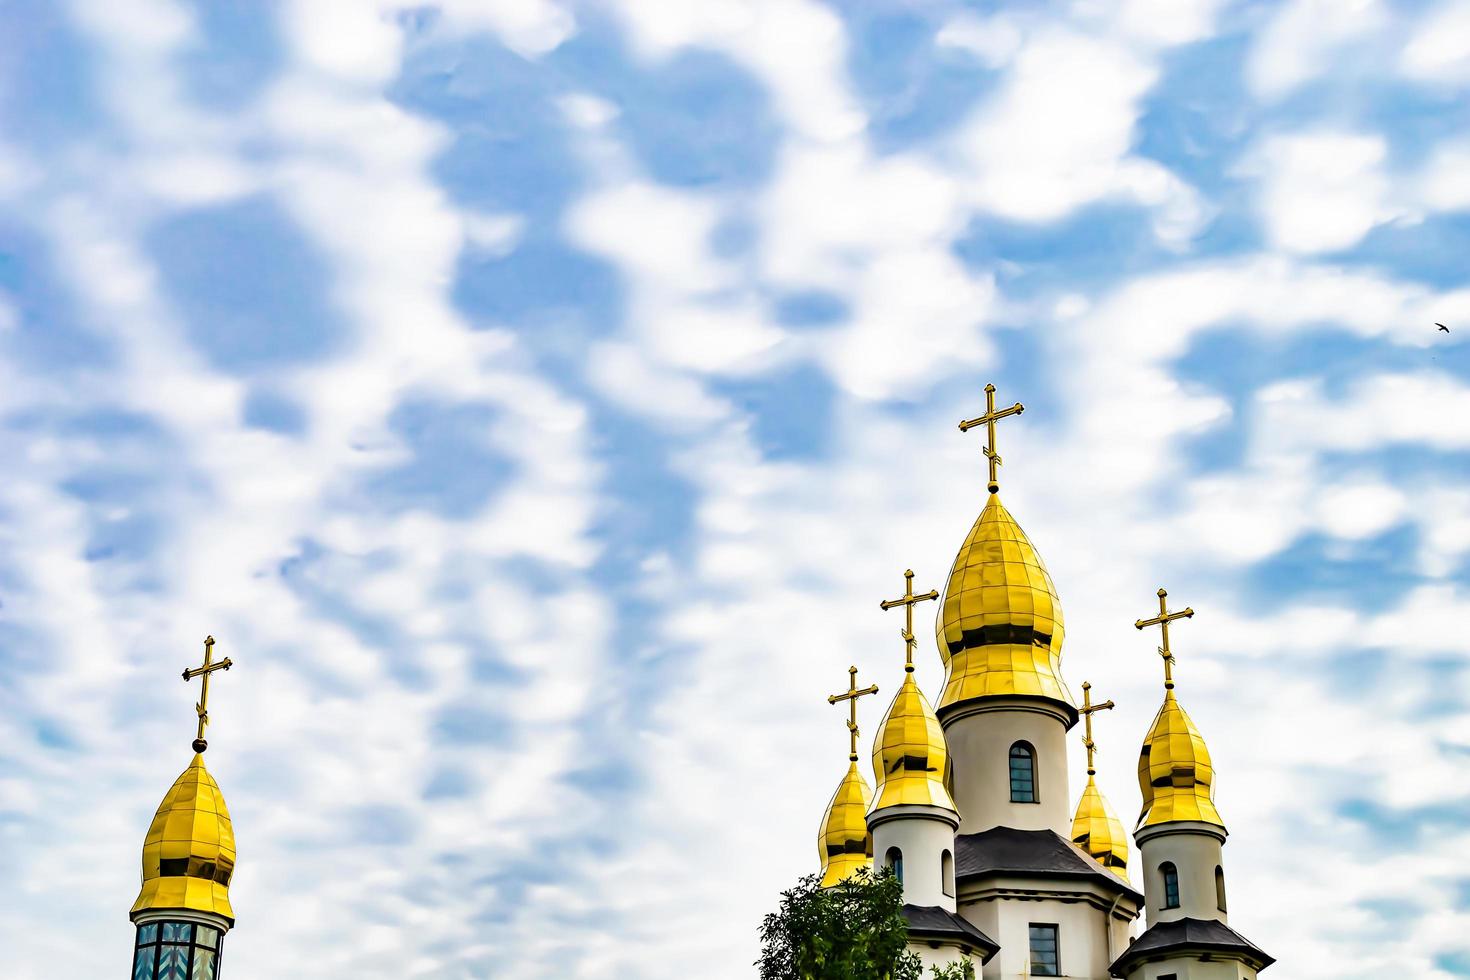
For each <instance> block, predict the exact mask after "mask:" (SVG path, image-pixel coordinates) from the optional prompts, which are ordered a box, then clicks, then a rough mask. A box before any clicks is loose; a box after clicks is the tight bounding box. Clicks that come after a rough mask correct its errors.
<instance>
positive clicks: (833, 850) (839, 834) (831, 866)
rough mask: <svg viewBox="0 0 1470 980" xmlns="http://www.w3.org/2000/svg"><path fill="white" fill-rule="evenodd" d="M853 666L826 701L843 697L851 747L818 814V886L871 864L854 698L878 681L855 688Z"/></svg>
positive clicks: (868, 799)
mask: <svg viewBox="0 0 1470 980" xmlns="http://www.w3.org/2000/svg"><path fill="white" fill-rule="evenodd" d="M857 673H858V669H857V668H856V667H849V668H847V691H846V693H843V694H834V695H832V696H831V697H829V698H827V703H828V704H837V703H838V702H840V701H846V702H847V706H848V712H849V714H848V719H847V733H848V738H849V739H850V740H851V748H850V749H849V750H848V753H847V774H846V775H845V776H843V777H842V782H840V783H838V784H837V792H835V793H833V794H832V802H830V803H828V804H827V812H826V813H825V814H823V815H822V829H821V831H819V832H818V835H817V850H818V852H819V853H820V854H821V857H822V887H823V888H831V887H833V886H834V885H838V884H841V883H842V881H843V880H845V879H846V878H847V876H848V875H850V874H852V873H853V872H854V871H856V870H858V869H859V868H870V867H872V866H873V835H872V834H870V833H868V807H870V806H872V805H873V791H872V790H871V789H869V788H868V781H867V780H866V779H864V778H863V774H862V773H861V772H859V771H858V750H857V743H858V723H857V703H858V698H861V697H864V696H866V695H869V694H877V693H878V685H877V684H874V685H872V686H871V687H865V688H863V689H862V690H858V686H857Z"/></svg>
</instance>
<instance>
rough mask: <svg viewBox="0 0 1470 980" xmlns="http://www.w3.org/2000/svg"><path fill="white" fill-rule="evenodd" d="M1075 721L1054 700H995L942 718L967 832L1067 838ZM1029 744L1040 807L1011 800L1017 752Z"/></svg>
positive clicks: (954, 710)
mask: <svg viewBox="0 0 1470 980" xmlns="http://www.w3.org/2000/svg"><path fill="white" fill-rule="evenodd" d="M1070 722H1071V718H1070V717H1069V716H1068V715H1067V713H1066V711H1065V709H1063V708H1062V707H1061V706H1060V705H1058V704H1055V703H1054V702H1051V701H1043V700H1039V699H1034V700H1033V699H1028V698H1002V697H988V698H985V699H983V700H976V701H971V702H969V703H965V704H960V705H957V706H955V707H953V708H951V709H949V710H947V711H946V712H944V713H943V716H942V717H941V718H940V723H941V724H942V725H943V726H944V737H945V741H946V742H947V743H948V745H949V752H950V760H951V765H952V766H953V769H954V775H953V783H954V786H953V790H952V795H953V796H954V801H955V807H956V808H957V809H958V810H959V811H960V815H961V822H960V833H962V834H975V833H979V832H980V831H982V830H989V829H990V828H992V827H1014V828H1016V829H1017V830H1054V831H1056V832H1057V833H1059V834H1061V835H1062V836H1063V837H1066V836H1068V831H1069V829H1070V828H1071V825H1072V813H1071V808H1072V801H1071V799H1070V795H1069V789H1068V786H1067V728H1068V727H1069V723H1070ZM1017 742H1026V743H1028V744H1029V745H1030V746H1031V747H1032V749H1033V750H1034V751H1035V756H1036V767H1035V776H1036V800H1037V802H1035V803H1012V802H1011V755H1010V754H1011V746H1012V745H1014V744H1015V743H1017Z"/></svg>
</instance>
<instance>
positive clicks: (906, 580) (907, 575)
mask: <svg viewBox="0 0 1470 980" xmlns="http://www.w3.org/2000/svg"><path fill="white" fill-rule="evenodd" d="M938 598H939V590H938V589H930V590H929V591H928V592H925V593H924V594H923V595H914V570H913V569H912V568H906V569H904V572H903V595H901V596H899V597H898V598H897V599H884V600H883V601H882V602H880V603H878V607H879V608H880V609H883V610H888V609H892V608H893V607H894V606H903V632H902V633H900V634H899V635H900V636H902V637H903V643H904V649H905V661H904V668H903V669H904V670H905V671H907V672H909V673H911V674H912V673H913V672H914V647H915V646H917V645H918V640H915V639H914V605H915V604H916V603H920V602H927V601H928V600H930V599H938Z"/></svg>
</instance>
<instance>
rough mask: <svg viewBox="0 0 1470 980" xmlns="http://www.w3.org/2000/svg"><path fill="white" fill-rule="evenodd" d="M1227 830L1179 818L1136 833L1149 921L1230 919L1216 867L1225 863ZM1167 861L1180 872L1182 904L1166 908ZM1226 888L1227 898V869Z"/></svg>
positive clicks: (1139, 867)
mask: <svg viewBox="0 0 1470 980" xmlns="http://www.w3.org/2000/svg"><path fill="white" fill-rule="evenodd" d="M1224 833H1225V832H1224V831H1223V830H1222V829H1220V828H1218V827H1212V826H1211V825H1209V824H1200V823H1184V822H1180V823H1175V824H1166V825H1162V826H1159V827H1145V828H1144V829H1143V830H1142V831H1140V832H1139V833H1138V834H1137V835H1136V838H1137V840H1138V844H1139V859H1138V864H1137V865H1136V868H1137V869H1138V870H1139V871H1141V877H1142V878H1143V886H1144V892H1145V893H1146V894H1147V896H1148V899H1147V902H1146V905H1147V909H1148V913H1147V920H1148V924H1149V925H1153V924H1154V923H1156V922H1172V921H1174V920H1175V919H1183V918H1190V919H1214V920H1216V921H1217V922H1229V916H1227V915H1226V913H1225V912H1224V911H1223V910H1222V909H1220V907H1219V905H1218V903H1217V902H1216V898H1215V894H1216V893H1215V869H1216V868H1217V867H1224V861H1223V854H1222V848H1221V845H1222V843H1223V842H1222V840H1221V837H1222V836H1223V835H1224ZM1165 862H1170V863H1172V864H1173V865H1174V867H1175V869H1176V870H1177V871H1178V872H1179V907H1178V908H1176V909H1166V908H1163V904H1164V877H1163V874H1162V873H1161V872H1160V871H1159V868H1160V866H1161V865H1163V864H1164V863H1165ZM1225 890H1226V898H1227V901H1228V899H1229V890H1230V874H1229V872H1228V871H1227V872H1226V873H1225ZM1181 980H1182V978H1181Z"/></svg>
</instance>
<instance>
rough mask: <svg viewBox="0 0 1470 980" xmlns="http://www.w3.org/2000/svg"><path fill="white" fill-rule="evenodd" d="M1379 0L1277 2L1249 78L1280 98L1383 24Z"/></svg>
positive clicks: (1255, 88)
mask: <svg viewBox="0 0 1470 980" xmlns="http://www.w3.org/2000/svg"><path fill="white" fill-rule="evenodd" d="M1386 19H1387V14H1386V11H1385V10H1384V8H1383V5H1382V4H1381V3H1380V2H1379V0H1292V2H1290V3H1288V4H1286V5H1284V6H1281V7H1279V8H1276V13H1275V16H1274V17H1273V18H1272V19H1271V21H1270V22H1269V23H1268V24H1267V25H1266V27H1265V28H1264V29H1263V30H1262V31H1261V33H1260V34H1259V36H1258V37H1257V39H1256V42H1255V44H1254V46H1253V47H1252V49H1251V53H1250V61H1249V63H1248V64H1247V66H1246V78H1247V80H1248V81H1249V82H1250V84H1251V88H1252V90H1253V91H1254V92H1255V93H1256V94H1257V95H1258V96H1261V97H1263V98H1266V99H1279V98H1282V97H1283V96H1286V95H1288V94H1290V93H1291V92H1292V91H1293V90H1294V89H1296V88H1297V87H1298V86H1300V85H1302V84H1303V83H1305V82H1308V81H1311V80H1312V79H1315V78H1317V77H1318V76H1320V75H1323V74H1325V73H1326V72H1328V71H1329V70H1330V69H1331V68H1332V67H1334V65H1336V64H1337V63H1338V61H1339V59H1341V58H1342V57H1344V52H1345V50H1346V49H1348V48H1350V46H1352V45H1353V44H1354V43H1356V42H1360V41H1363V40H1364V39H1373V38H1374V37H1375V36H1376V35H1377V33H1378V32H1380V31H1382V30H1383V28H1384V27H1385V24H1386Z"/></svg>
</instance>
